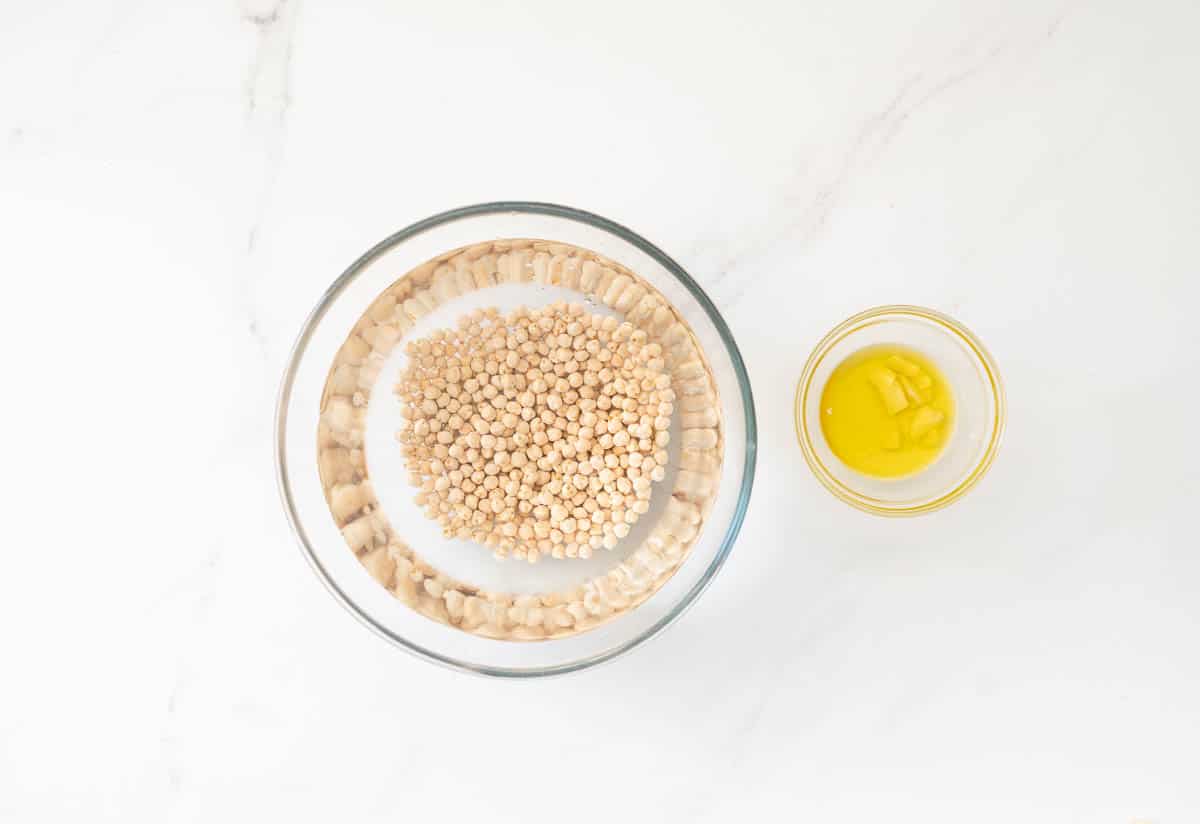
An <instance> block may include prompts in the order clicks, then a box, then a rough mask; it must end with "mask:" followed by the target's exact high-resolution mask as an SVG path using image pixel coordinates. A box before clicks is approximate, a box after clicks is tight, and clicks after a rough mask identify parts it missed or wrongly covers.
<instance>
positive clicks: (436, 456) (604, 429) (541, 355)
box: [396, 303, 675, 563]
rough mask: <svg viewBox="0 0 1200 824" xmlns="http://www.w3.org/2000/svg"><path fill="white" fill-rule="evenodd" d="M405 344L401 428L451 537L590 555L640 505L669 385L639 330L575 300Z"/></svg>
mask: <svg viewBox="0 0 1200 824" xmlns="http://www.w3.org/2000/svg"><path fill="white" fill-rule="evenodd" d="M407 352H408V356H409V365H408V367H407V368H406V369H405V370H404V372H403V373H402V375H401V378H400V381H399V383H398V384H397V386H396V393H397V395H399V397H400V399H401V402H402V404H403V406H402V414H403V417H404V426H403V427H402V428H401V430H400V431H399V432H398V433H397V439H398V440H399V441H400V443H401V444H402V445H403V453H404V457H405V460H406V462H407V465H408V468H409V472H410V476H409V480H410V482H411V483H412V484H413V485H414V486H416V487H419V488H420V492H419V494H418V495H417V503H418V504H419V505H421V506H422V507H424V509H425V512H426V514H427V515H428V516H429V517H430V518H431V519H433V520H435V521H437V522H438V523H440V524H441V525H442V529H443V531H444V533H445V534H446V536H447V537H456V538H465V539H470V540H473V541H475V542H477V543H480V544H485V545H486V546H489V547H491V548H492V549H493V552H494V553H495V555H496V556H497V557H500V558H503V557H506V556H508V555H510V554H511V555H513V556H515V557H517V558H523V559H525V560H528V561H530V562H531V563H532V562H534V561H537V559H538V558H539V557H540V556H541V555H551V556H553V557H555V558H564V557H565V558H588V557H590V556H591V554H592V551H593V550H596V549H600V548H601V547H604V548H606V549H612V548H613V547H615V546H616V545H617V542H618V541H619V540H620V539H621V538H624V537H625V536H626V535H628V534H629V530H630V527H631V526H632V525H633V524H634V523H635V522H636V521H637V519H638V517H639V516H640V515H642V514H644V513H645V512H647V511H648V510H649V508H650V488H651V483H652V482H654V481H660V480H662V479H663V477H664V474H665V467H666V464H667V450H666V447H667V444H668V442H669V437H670V436H669V433H668V428H669V427H670V425H671V414H672V412H673V411H674V408H675V407H674V403H673V402H674V400H675V393H674V391H673V390H672V389H671V376H670V375H669V374H667V373H666V372H664V367H665V363H664V361H663V357H662V354H663V351H662V346H660V345H659V344H657V343H650V342H648V336H647V334H646V332H645V331H644V330H641V329H637V328H635V327H634V326H633V325H632V324H630V323H627V322H625V323H622V322H619V321H618V320H617V319H616V318H613V317H605V316H602V315H596V314H589V313H587V312H586V311H585V310H584V307H583V306H582V305H580V304H577V303H574V304H564V303H556V304H552V305H550V306H547V307H545V308H543V309H526V308H520V309H517V310H515V311H514V312H512V313H510V314H509V315H507V316H501V315H500V313H499V312H498V311H497V310H495V309H488V310H480V311H476V312H473V313H471V314H470V315H467V316H465V317H463V318H462V319H460V321H459V324H458V328H457V329H451V330H439V331H437V332H435V333H434V334H433V335H431V336H429V337H427V338H424V339H421V340H417V341H412V342H410V343H409V344H408V345H407Z"/></svg>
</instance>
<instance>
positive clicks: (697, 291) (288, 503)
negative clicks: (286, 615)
mask: <svg viewBox="0 0 1200 824" xmlns="http://www.w3.org/2000/svg"><path fill="white" fill-rule="evenodd" d="M504 213H517V214H531V215H543V216H549V217H557V218H564V219H566V220H573V221H576V222H578V223H583V224H586V225H589V226H591V227H593V228H596V229H600V230H601V231H605V232H608V233H609V234H611V235H613V236H615V237H617V238H619V239H621V240H623V241H625V242H626V243H628V244H630V245H631V246H633V247H634V248H636V249H638V250H640V251H641V252H643V253H645V254H646V255H648V256H649V257H650V258H651V259H653V260H654V261H655V262H656V263H658V264H659V265H660V266H662V267H663V268H664V269H665V270H666V271H667V272H668V273H669V274H670V275H671V276H673V277H674V278H675V279H676V280H677V281H679V283H680V284H681V285H682V286H683V287H684V288H685V289H686V290H687V291H688V292H689V293H690V294H691V295H692V297H693V298H695V299H696V301H697V302H698V303H699V304H700V306H701V308H703V309H704V312H705V314H707V315H708V318H709V320H710V321H711V322H712V324H713V326H714V328H715V329H716V330H717V334H718V335H719V337H720V338H721V342H722V343H723V344H724V345H725V349H726V351H727V353H728V355H729V358H730V362H731V363H732V364H733V370H734V374H735V376H736V378H737V383H738V388H739V390H740V395H741V403H742V414H743V415H744V416H745V420H746V444H745V449H746V455H745V459H744V461H743V465H742V479H741V486H740V488H739V489H738V499H737V504H736V507H735V509H734V513H733V516H732V518H731V519H730V521H729V524H728V526H727V528H726V530H725V535H724V536H723V537H722V538H721V545H720V547H719V549H718V551H717V553H716V555H715V556H714V558H713V559H712V561H711V562H710V563H709V565H708V568H707V569H706V570H705V571H704V574H703V575H702V576H701V578H700V579H699V580H698V581H697V582H696V583H695V584H693V585H692V587H691V589H689V590H688V591H687V592H686V593H685V594H684V596H683V597H682V598H681V599H680V600H679V601H678V602H677V603H675V604H674V605H673V606H672V607H671V609H670V610H668V612H667V613H666V614H665V615H663V616H662V617H661V618H659V619H658V621H656V622H655V623H654V624H652V625H651V626H650V627H648V628H647V629H645V630H643V631H642V632H640V633H639V634H637V635H636V636H634V637H633V638H631V639H629V640H627V641H625V642H623V643H621V644H619V645H617V646H616V647H613V648H612V649H608V650H605V651H603V652H599V653H596V654H595V655H591V656H587V657H585V658H581V659H579V660H576V661H570V662H568V663H564V664H556V665H553V666H548V667H528V668H523V667H497V666H490V665H481V664H475V663H471V662H469V661H463V660H459V659H456V658H453V657H451V656H448V655H443V654H441V653H439V652H436V651H435V650H432V649H428V648H426V647H423V646H421V645H420V644H416V643H414V642H412V641H410V640H408V639H406V638H404V637H403V636H401V635H399V634H397V633H395V632H393V631H392V630H390V629H388V628H387V627H386V626H384V625H383V624H382V623H380V622H379V621H377V620H376V619H375V618H374V617H373V616H371V615H370V614H369V613H368V612H367V611H366V610H364V609H363V608H362V607H360V606H359V605H358V604H357V603H356V602H355V601H354V600H353V599H352V598H351V597H350V596H349V595H347V593H346V592H344V591H343V590H342V589H341V587H339V586H338V584H337V582H336V581H335V580H334V579H333V576H332V575H331V574H330V573H329V571H328V570H327V569H326V568H325V566H324V565H323V564H322V563H321V561H320V559H319V558H318V557H317V554H316V552H315V550H314V549H313V547H312V544H311V543H310V541H309V538H308V535H307V533H306V532H305V530H304V527H303V526H302V525H301V523H300V516H299V513H298V512H297V510H296V504H295V500H294V498H293V495H292V485H291V481H290V479H289V476H288V466H287V457H286V449H287V420H288V405H289V403H290V401H291V396H292V387H293V383H294V381H295V378H296V373H297V370H298V368H299V364H300V360H301V359H302V358H303V357H304V354H305V352H306V350H307V348H308V343H309V340H310V339H311V337H312V335H313V333H314V331H315V330H316V328H317V326H318V325H319V324H320V322H321V319H322V318H323V317H324V316H325V314H326V312H327V311H328V309H329V307H330V306H331V305H332V304H333V301H334V300H335V299H336V298H337V297H338V295H340V294H341V293H342V292H343V291H344V290H345V289H346V287H347V286H348V285H349V284H350V283H351V282H353V281H354V279H355V278H357V277H358V275H359V274H360V273H361V272H362V270H363V269H364V268H366V266H367V265H368V264H370V263H371V262H372V261H374V260H375V259H376V258H378V257H380V256H381V255H383V254H384V253H386V252H388V251H389V250H391V249H392V248H393V247H395V246H398V245H399V244H401V243H403V242H405V241H406V240H408V239H410V238H413V237H416V236H417V235H420V234H423V233H425V232H427V231H429V230H431V229H434V228H436V227H439V226H442V225H445V224H449V223H454V222H457V221H460V220H465V219H467V218H472V217H479V216H484V215H492V214H504ZM547 240H553V238H547ZM447 251H449V250H447ZM274 440H275V443H274V457H275V479H276V484H277V486H278V489H279V495H280V499H281V502H282V504H283V509H284V514H285V515H286V516H287V520H288V524H289V525H290V526H291V529H292V534H293V535H294V536H295V538H296V541H297V543H298V544H299V546H300V550H301V553H302V554H303V555H304V557H305V558H306V560H307V561H308V563H309V566H310V567H312V570H313V572H314V573H315V574H316V575H317V578H318V579H319V580H320V581H321V583H322V584H323V585H324V586H325V589H326V590H328V591H329V593H330V594H331V595H332V596H333V597H334V599H335V600H336V601H337V602H338V603H339V604H341V605H342V607H343V608H344V609H346V610H347V611H348V612H349V613H350V614H351V615H353V616H354V617H355V618H356V619H357V620H358V621H359V623H361V624H363V625H364V626H366V627H367V628H368V629H370V630H371V631H372V632H374V633H375V634H376V635H378V636H379V637H381V638H383V639H384V640H386V641H388V642H389V643H391V644H392V645H394V646H396V647H399V648H400V649H403V650H405V651H406V652H408V653H410V654H412V655H415V656H417V657H418V658H422V659H424V660H427V661H430V662H432V663H435V664H438V665H440V666H443V667H447V668H449V669H453V670H458V671H461V672H469V673H473V674H476V675H483V676H493V677H498V678H517V679H521V678H539V677H546V676H553V675H565V674H567V673H571V672H580V671H582V670H585V669H589V668H591V667H594V666H596V665H598V664H602V663H605V662H607V661H611V660H613V659H615V658H617V657H619V656H621V655H624V654H625V653H627V652H629V651H630V650H632V649H633V648H635V647H637V646H639V645H641V644H643V643H645V642H646V641H649V640H650V639H651V638H654V637H655V636H657V635H659V634H660V633H661V632H662V631H663V630H665V629H666V628H667V627H669V626H670V625H672V624H673V623H675V621H677V620H678V619H679V618H680V617H681V616H682V615H683V614H684V613H685V612H686V611H687V610H688V608H689V607H691V606H692V604H694V603H695V602H696V600H697V599H698V598H699V597H700V595H701V594H702V593H703V592H704V590H705V589H707V588H708V585H709V584H710V583H712V580H713V578H714V577H716V574H717V573H718V572H719V571H720V570H721V567H722V566H724V564H725V560H726V559H727V558H728V556H729V553H730V551H731V550H732V549H733V544H734V542H735V541H736V540H737V536H738V533H739V532H740V531H741V527H742V522H743V521H744V520H745V517H746V510H747V508H748V506H749V503H750V493H751V490H752V488H753V486H754V470H755V465H756V460H757V444H758V425H757V420H756V418H755V413H754V396H753V393H752V391H751V388H750V376H749V373H748V372H747V370H746V364H745V361H743V359H742V355H741V352H740V351H739V349H738V347H737V343H736V342H735V341H734V339H733V333H732V332H730V330H729V326H728V325H727V324H726V323H725V320H724V318H723V317H722V316H721V314H720V312H718V311H717V307H716V305H715V304H714V303H713V302H712V300H711V299H710V298H709V297H708V295H707V294H705V292H704V290H703V289H701V288H700V285H699V284H697V283H696V281H695V280H694V279H693V278H692V276H691V275H689V274H688V273H687V271H686V270H685V269H684V268H683V267H682V266H680V265H679V264H678V263H677V262H676V261H675V260H674V259H673V258H671V257H670V256H669V255H667V253H666V252H664V251H662V250H661V249H660V248H658V247H657V246H655V245H654V244H653V243H651V242H650V241H648V240H646V239H645V238H644V237H642V236H641V235H639V234H638V233H637V232H634V231H633V230H632V229H629V228H627V227H625V226H623V225H621V224H619V223H616V222H614V221H612V220H609V219H607V218H604V217H601V216H599V215H597V214H593V213H591V212H586V211H583V210H581V209H575V208H573V207H570V206H562V205H559V204H555V203H543V202H538V201H521V200H512V201H493V202H489V203H476V204H473V205H470V206H462V207H459V208H456V209H449V210H447V211H444V212H440V213H438V214H435V215H432V216H430V217H427V218H425V219H424V220H419V221H417V222H416V223H413V224H411V225H409V226H407V227H405V228H403V229H400V230H399V231H397V232H394V233H392V234H391V235H389V236H387V237H386V238H384V239H383V240H381V241H380V242H378V243H376V244H375V245H374V246H372V247H371V248H370V249H368V250H367V251H366V252H364V253H363V254H362V255H361V256H359V258H358V259H357V260H355V261H354V262H353V263H351V264H350V266H349V267H347V269H346V270H345V271H344V272H342V274H341V275H340V276H338V278H337V279H336V280H334V281H333V283H332V284H330V286H329V288H328V289H326V290H325V293H324V294H323V295H322V296H321V298H320V300H318V301H317V305H316V306H315V307H314V308H313V309H312V311H311V312H309V314H308V317H307V318H306V319H305V321H304V324H303V325H302V326H301V328H300V333H299V334H298V335H297V337H296V341H295V343H294V344H293V345H292V348H291V351H290V352H289V354H288V358H287V365H286V367H285V368H284V373H283V378H282V380H281V381H280V385H279V392H278V395H277V398H276V403H275V439H274Z"/></svg>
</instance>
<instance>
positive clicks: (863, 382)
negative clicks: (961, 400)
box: [821, 344, 954, 478]
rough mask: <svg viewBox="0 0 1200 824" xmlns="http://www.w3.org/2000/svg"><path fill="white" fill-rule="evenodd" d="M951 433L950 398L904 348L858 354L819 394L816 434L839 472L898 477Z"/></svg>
mask: <svg viewBox="0 0 1200 824" xmlns="http://www.w3.org/2000/svg"><path fill="white" fill-rule="evenodd" d="M953 429H954V394H953V392H952V391H951V388H950V384H949V383H948V382H947V381H946V378H945V377H944V376H943V375H942V373H941V371H940V370H939V369H938V368H937V366H936V365H935V364H934V363H933V362H932V361H931V360H930V359H929V358H927V357H925V356H924V355H923V354H921V353H920V352H918V351H917V350H915V349H912V348H910V347H907V346H899V345H894V344H880V345H877V346H868V347H866V348H864V349H860V350H858V351H857V352H855V353H854V354H852V355H850V357H848V358H846V359H845V360H844V361H842V362H841V363H840V364H838V365H837V367H836V368H835V369H834V370H833V373H832V374H831V375H830V376H829V380H828V381H827V382H826V384H825V388H824V390H822V392H821V430H822V432H824V433H825V441H826V442H827V443H828V444H829V448H830V449H831V450H833V454H834V455H836V456H837V457H838V458H839V459H840V460H841V461H842V462H843V463H845V464H846V466H848V467H850V468H851V469H853V470H855V471H857V472H861V473H863V474H864V475H870V476H872V477H875V478H902V477H904V476H906V475H912V474H914V473H916V472H919V471H921V470H922V469H925V468H926V467H927V466H929V465H930V464H932V463H933V462H934V460H936V459H937V457H938V455H940V454H941V452H942V450H943V449H945V447H946V442H947V441H948V439H949V437H950V433H951V432H952V431H953Z"/></svg>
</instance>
